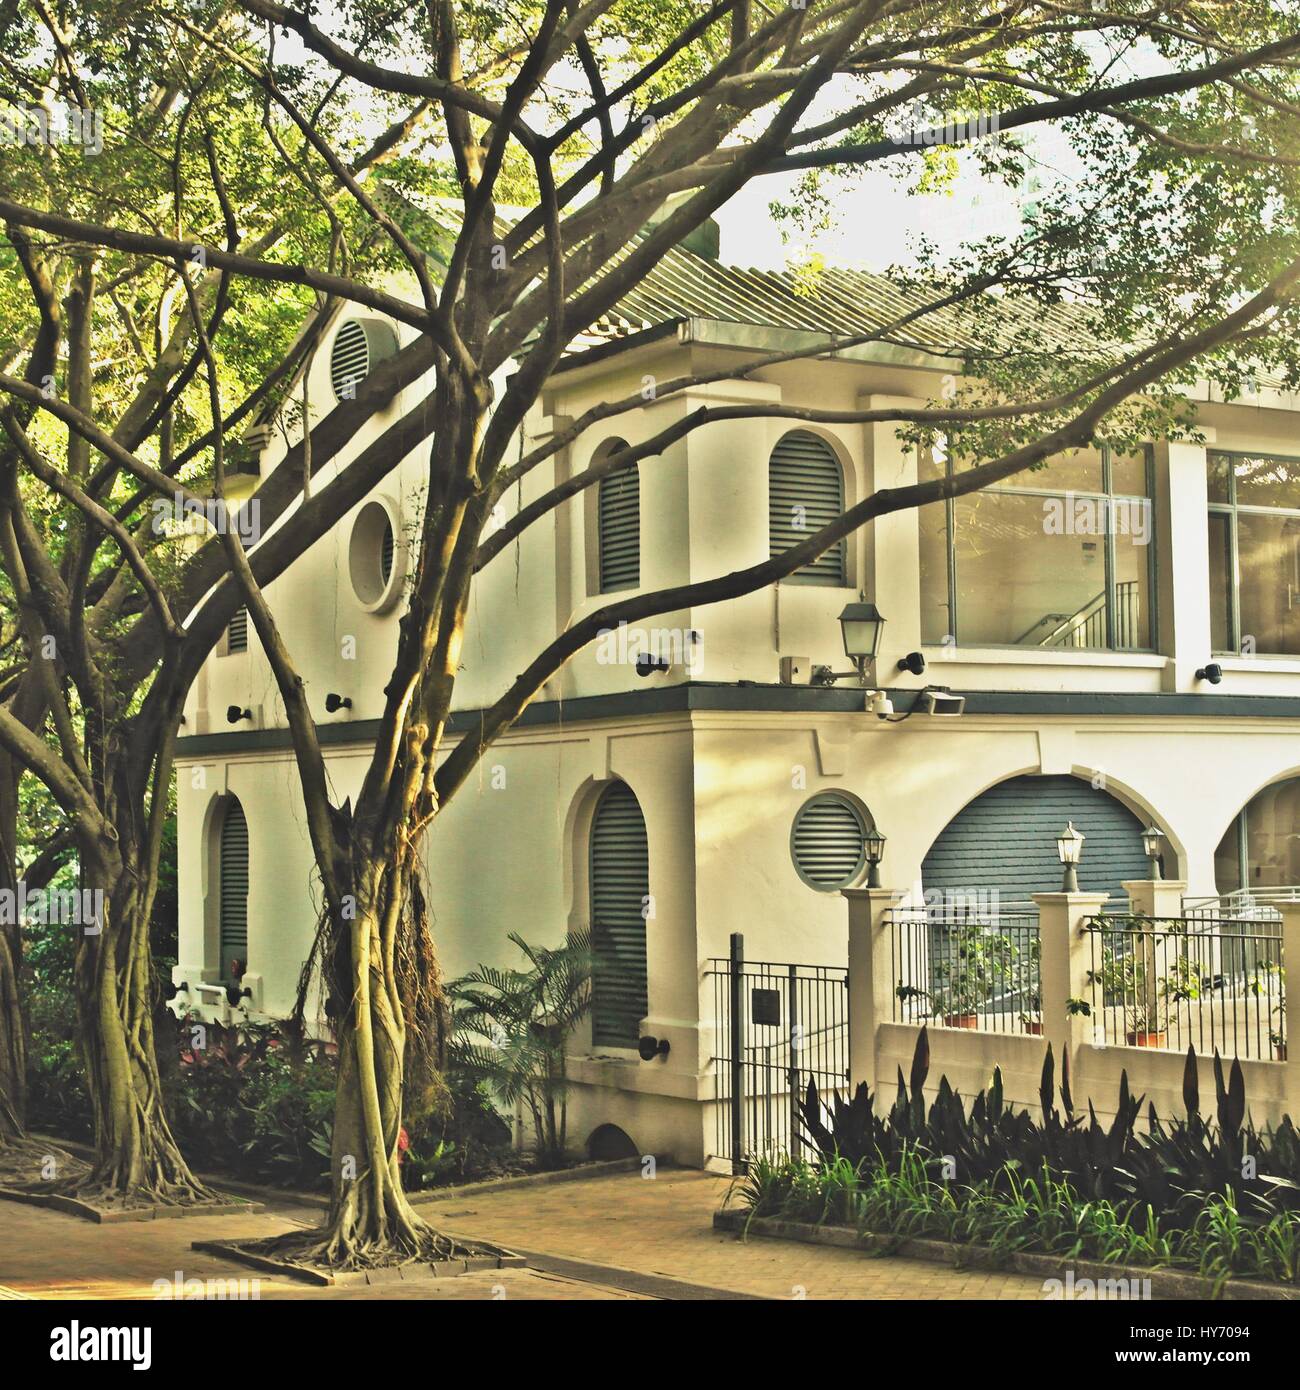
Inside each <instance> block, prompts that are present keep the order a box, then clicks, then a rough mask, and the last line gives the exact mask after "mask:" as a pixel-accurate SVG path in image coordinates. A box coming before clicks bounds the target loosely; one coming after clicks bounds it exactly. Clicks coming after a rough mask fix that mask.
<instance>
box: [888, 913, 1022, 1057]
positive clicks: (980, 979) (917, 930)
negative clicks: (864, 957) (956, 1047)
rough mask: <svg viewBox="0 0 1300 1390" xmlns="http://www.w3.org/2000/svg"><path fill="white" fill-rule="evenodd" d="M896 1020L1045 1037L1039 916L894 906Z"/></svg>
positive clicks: (890, 924)
mask: <svg viewBox="0 0 1300 1390" xmlns="http://www.w3.org/2000/svg"><path fill="white" fill-rule="evenodd" d="M885 930H886V931H887V932H888V933H889V940H890V968H891V969H890V979H891V980H892V981H893V986H894V988H893V1019H894V1022H895V1023H941V1024H944V1025H946V1026H947V1027H950V1028H972V1029H979V1030H980V1031H982V1032H991V1033H1041V1032H1042V1031H1043V1015H1042V999H1041V995H1040V988H1039V962H1040V957H1041V939H1040V937H1039V932H1038V914H1037V913H1036V912H1004V911H1002V910H1001V909H1000V908H998V907H996V906H994V907H983V908H976V907H964V906H954V905H952V904H942V905H936V906H933V907H918V908H910V907H904V908H891V909H890V910H889V911H888V912H887V913H886V914H885Z"/></svg>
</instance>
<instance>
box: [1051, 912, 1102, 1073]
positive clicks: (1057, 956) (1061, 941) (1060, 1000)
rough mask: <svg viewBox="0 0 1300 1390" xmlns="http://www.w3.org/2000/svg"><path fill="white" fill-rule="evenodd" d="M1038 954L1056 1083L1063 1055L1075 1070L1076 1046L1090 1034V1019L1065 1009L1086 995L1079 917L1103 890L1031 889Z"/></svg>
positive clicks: (1086, 960) (1086, 959)
mask: <svg viewBox="0 0 1300 1390" xmlns="http://www.w3.org/2000/svg"><path fill="white" fill-rule="evenodd" d="M1033 898H1034V902H1035V903H1037V905H1038V932H1039V941H1040V943H1041V955H1040V958H1039V964H1038V988H1039V993H1040V995H1041V998H1042V1010H1043V1036H1044V1037H1045V1038H1046V1039H1047V1041H1048V1042H1049V1043H1050V1044H1051V1047H1052V1056H1053V1058H1054V1059H1055V1061H1056V1080H1057V1084H1058V1085H1059V1084H1060V1079H1061V1065H1062V1060H1063V1059H1064V1058H1065V1056H1066V1055H1067V1053H1068V1054H1069V1056H1070V1066H1071V1070H1072V1071H1075V1070H1076V1065H1075V1064H1076V1058H1077V1054H1078V1050H1079V1048H1080V1047H1081V1046H1083V1045H1084V1044H1085V1043H1087V1042H1090V1041H1091V1040H1092V1030H1093V1021H1092V1020H1090V1019H1088V1018H1085V1017H1083V1016H1082V1015H1077V1014H1074V1015H1072V1014H1070V1013H1068V1012H1067V1001H1068V1000H1070V999H1087V998H1088V997H1089V990H1088V969H1089V966H1090V964H1091V961H1092V954H1091V951H1090V949H1089V944H1088V936H1087V933H1086V932H1085V931H1084V929H1083V927H1084V923H1085V922H1086V921H1087V920H1088V918H1089V917H1094V916H1096V914H1097V913H1099V912H1100V911H1101V910H1102V908H1103V907H1104V906H1105V905H1106V902H1107V896H1106V894H1105V893H1035V894H1034V895H1033Z"/></svg>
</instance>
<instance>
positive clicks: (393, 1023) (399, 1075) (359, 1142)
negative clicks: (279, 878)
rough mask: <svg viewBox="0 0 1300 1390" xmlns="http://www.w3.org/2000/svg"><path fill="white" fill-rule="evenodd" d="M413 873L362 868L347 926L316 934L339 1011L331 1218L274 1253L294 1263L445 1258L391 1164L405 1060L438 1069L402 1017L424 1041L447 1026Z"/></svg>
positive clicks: (434, 1043)
mask: <svg viewBox="0 0 1300 1390" xmlns="http://www.w3.org/2000/svg"><path fill="white" fill-rule="evenodd" d="M355 862H357V863H359V864H362V865H363V866H364V864H365V862H366V856H364V855H362V854H361V853H360V851H357V852H356V854H355ZM416 872H417V870H416V869H415V867H414V865H413V864H411V863H406V864H403V865H380V866H377V867H373V868H371V869H369V870H367V869H365V868H364V867H363V868H362V878H361V881H360V882H358V883H357V884H356V886H355V892H354V894H353V895H351V897H350V899H349V903H350V904H355V911H354V913H353V915H352V916H351V917H348V918H345V919H344V920H343V921H342V922H341V923H339V924H338V926H337V928H335V927H334V926H333V925H332V924H331V923H328V922H327V923H326V926H325V950H324V959H323V962H322V969H323V971H324V974H325V978H326V989H327V992H328V993H330V994H331V995H332V997H333V998H334V999H335V1000H338V1001H347V1003H346V1004H345V1006H344V1007H343V1008H341V1009H340V1010H339V1011H338V1013H337V1015H336V1024H335V1027H336V1033H337V1038H338V1045H339V1076H338V1084H337V1089H336V1093H335V1102H334V1134H333V1143H332V1152H331V1191H330V1207H329V1215H328V1216H327V1218H326V1221H325V1225H324V1227H323V1229H322V1230H320V1231H316V1232H309V1233H305V1234H301V1233H300V1234H295V1235H291V1236H288V1237H282V1238H280V1239H278V1240H277V1241H276V1242H274V1245H275V1247H276V1248H277V1249H279V1250H281V1251H282V1252H284V1253H285V1254H287V1255H290V1256H291V1257H292V1258H297V1259H304V1258H305V1259H308V1260H310V1261H313V1262H319V1263H322V1264H325V1265H328V1266H330V1267H331V1268H336V1269H357V1268H367V1267H373V1266H376V1265H380V1264H391V1263H393V1262H394V1261H395V1260H396V1261H397V1262H401V1261H403V1260H405V1259H423V1260H438V1259H446V1258H449V1257H450V1256H452V1255H453V1254H454V1253H455V1245H454V1242H453V1241H451V1240H449V1239H448V1238H447V1237H445V1236H443V1235H440V1234H439V1233H438V1232H437V1231H435V1230H434V1229H433V1227H431V1226H429V1225H428V1224H427V1223H426V1222H425V1221H424V1220H423V1219H422V1218H421V1217H420V1216H419V1215H418V1213H417V1212H416V1211H415V1210H414V1208H413V1207H412V1206H411V1204H410V1202H408V1201H407V1198H406V1194H405V1192H404V1191H403V1190H402V1174H401V1166H400V1162H399V1150H398V1136H399V1135H400V1133H401V1129H402V1113H403V1101H404V1098H405V1094H406V1088H407V1081H408V1077H407V1059H408V1056H409V1055H412V1053H414V1054H415V1055H417V1056H419V1057H422V1058H423V1057H425V1056H426V1055H427V1056H428V1057H429V1058H431V1059H436V1058H438V1057H440V1055H441V1047H442V1038H441V1037H440V1036H439V1037H435V1038H432V1039H431V1038H429V1037H427V1036H426V1037H424V1038H422V1039H421V1040H420V1041H422V1042H423V1043H425V1044H430V1046H428V1047H417V1048H415V1049H409V1048H408V1034H407V1023H406V1020H407V1017H408V1012H409V1013H411V1014H413V1015H414V1016H415V1017H416V1018H417V1019H418V1020H419V1026H420V1027H421V1028H422V1029H423V1030H424V1032H425V1033H426V1034H427V1033H429V1032H434V1033H439V1032H440V1031H445V1027H446V1022H445V1016H444V1013H443V1011H444V1009H445V1005H444V1003H443V999H442V992H441V983H440V980H439V977H438V971H437V965H436V961H434V959H433V957H432V948H431V943H430V941H429V938H428V924H427V920H426V919H425V915H424V899H423V894H422V893H421V891H420V888H419V884H418V881H417V880H416V879H415V877H414V875H415V873H416ZM422 1064H423V1063H422ZM430 1064H432V1063H430Z"/></svg>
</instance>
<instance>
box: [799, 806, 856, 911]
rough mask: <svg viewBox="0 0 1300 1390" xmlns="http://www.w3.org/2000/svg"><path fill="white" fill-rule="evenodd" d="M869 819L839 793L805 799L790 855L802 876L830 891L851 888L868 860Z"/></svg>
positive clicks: (807, 881)
mask: <svg viewBox="0 0 1300 1390" xmlns="http://www.w3.org/2000/svg"><path fill="white" fill-rule="evenodd" d="M866 838H867V822H866V818H865V817H864V816H863V814H862V811H861V810H860V809H859V808H858V807H857V806H856V805H855V804H854V803H853V802H852V801H850V800H849V798H848V797H847V796H843V795H841V794H840V793H839V792H823V793H822V794H821V795H819V796H814V797H813V798H812V799H811V800H810V801H805V802H804V804H803V805H802V806H801V807H800V808H799V814H798V815H797V816H795V818H794V827H793V829H792V830H791V831H790V855H791V857H792V858H793V859H794V866H795V868H796V869H797V870H798V872H799V877H800V878H801V879H803V881H804V882H805V883H806V884H808V885H809V886H810V887H812V888H817V889H819V890H820V891H821V892H824V893H829V892H832V891H834V890H835V889H837V888H847V887H848V886H849V884H850V883H852V882H853V880H854V879H855V878H857V877H858V875H859V874H860V873H861V872H862V870H863V868H864V867H865V865H866V862H867V845H866Z"/></svg>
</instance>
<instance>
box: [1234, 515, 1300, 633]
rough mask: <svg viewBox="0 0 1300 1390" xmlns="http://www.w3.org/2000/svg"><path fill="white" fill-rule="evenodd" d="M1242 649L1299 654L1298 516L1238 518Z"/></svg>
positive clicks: (1244, 516) (1242, 516) (1299, 519)
mask: <svg viewBox="0 0 1300 1390" xmlns="http://www.w3.org/2000/svg"><path fill="white" fill-rule="evenodd" d="M1237 562H1238V565H1239V566H1240V570H1241V596H1240V599H1239V604H1240V610H1241V645H1242V650H1243V651H1244V650H1253V651H1256V652H1261V653H1268V654H1271V655H1275V656H1276V655H1281V656H1297V655H1300V517H1290V516H1270V515H1268V514H1266V513H1260V512H1238V513H1237Z"/></svg>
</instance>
